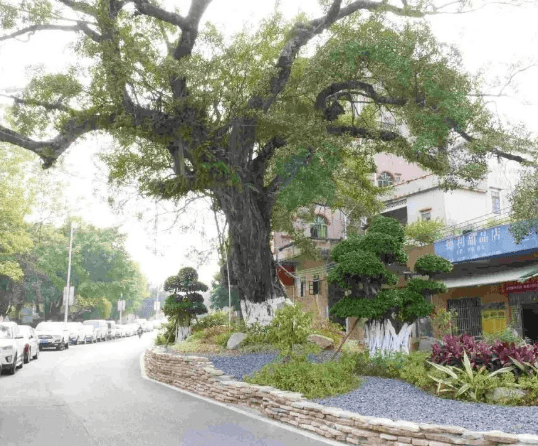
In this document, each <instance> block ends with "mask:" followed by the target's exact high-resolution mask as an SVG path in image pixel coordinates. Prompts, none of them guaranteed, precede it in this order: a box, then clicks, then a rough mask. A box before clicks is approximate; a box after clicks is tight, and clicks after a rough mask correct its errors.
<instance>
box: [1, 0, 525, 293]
mask: <svg viewBox="0 0 538 446" xmlns="http://www.w3.org/2000/svg"><path fill="white" fill-rule="evenodd" d="M59 3H61V5H57V3H53V2H50V1H47V0H29V1H27V2H25V7H24V8H18V7H14V6H10V5H9V4H8V3H6V2H5V1H1V2H0V10H1V11H2V12H3V17H4V18H3V20H2V23H1V27H2V29H3V32H4V34H3V35H1V36H0V39H1V40H8V39H12V38H15V37H18V36H22V35H30V34H33V33H35V32H38V31H39V32H40V31H47V30H62V31H66V32H69V31H70V32H73V33H76V35H77V40H76V43H75V44H74V45H73V46H72V51H73V52H74V56H75V57H74V62H73V64H72V66H71V67H70V68H69V69H67V70H66V71H65V72H62V73H41V74H38V75H37V76H35V77H34V78H33V79H32V81H31V82H30V83H29V85H28V87H27V88H26V89H25V91H24V92H23V93H22V94H21V95H19V96H17V97H14V98H13V107H12V108H11V110H10V114H9V116H8V117H7V120H6V122H5V123H1V124H0V141H3V142H7V143H10V144H14V145H18V146H20V147H23V148H25V149H28V150H30V151H32V152H34V153H36V154H37V155H39V156H40V157H41V159H42V160H43V165H44V167H49V166H51V165H52V164H54V162H55V161H56V160H57V159H58V157H59V156H61V155H62V154H63V153H64V152H65V151H66V150H67V149H68V148H69V147H71V146H72V145H75V146H77V147H80V146H81V144H80V142H79V141H80V140H82V139H83V138H84V136H86V135H87V134H89V133H90V132H102V133H107V134H109V135H112V136H113V137H114V140H115V145H114V147H113V148H112V149H111V150H109V151H107V152H105V153H104V154H103V157H104V159H105V160H106V161H107V163H108V165H109V166H110V169H111V170H110V179H111V181H113V182H116V183H117V184H123V183H126V182H131V181H134V182H136V183H137V184H138V187H139V190H140V192H141V193H142V194H145V195H149V196H156V197H160V198H165V199H178V198H180V197H184V196H186V195H188V194H190V193H193V192H199V193H203V194H206V195H208V196H210V197H211V198H212V199H213V201H214V203H215V206H216V208H218V209H219V210H221V211H222V212H224V214H225V215H226V218H227V221H228V223H229V231H230V242H231V252H230V263H231V267H232V269H233V277H234V278H235V281H236V285H237V288H238V292H239V297H240V299H241V300H242V301H248V302H252V303H263V302H266V301H268V300H270V299H272V298H274V297H282V296H284V291H283V289H282V287H281V285H280V284H279V282H278V278H277V274H276V268H275V265H274V261H273V257H272V254H271V250H270V233H271V229H272V228H271V218H272V217H273V215H274V214H273V212H274V211H275V210H277V209H278V208H279V206H280V207H284V208H288V209H289V208H293V207H297V206H299V205H306V204H310V203H311V202H312V201H315V200H323V201H324V202H328V203H331V200H335V201H336V202H337V198H338V193H337V187H340V191H342V189H343V188H342V185H344V184H346V183H347V184H349V182H350V178H351V184H353V181H355V180H356V184H359V185H361V187H360V191H359V193H356V196H357V197H359V198H360V199H361V200H363V201H364V206H369V204H371V194H370V193H369V189H368V187H366V186H365V185H366V184H368V182H367V174H368V172H369V171H370V170H369V169H371V160H372V156H373V155H374V154H375V153H380V152H388V153H393V154H396V155H400V156H402V157H404V158H405V159H406V160H408V161H410V162H416V163H419V164H421V165H422V166H424V167H426V168H428V169H430V170H431V171H432V172H434V173H436V174H439V175H440V176H441V177H442V178H443V180H444V184H445V185H446V186H447V187H453V186H454V185H455V184H456V183H457V181H458V180H460V179H463V180H469V181H471V180H475V179H477V178H479V177H480V176H481V175H483V174H484V173H485V172H486V162H485V160H486V158H487V156H488V154H495V155H497V156H500V157H505V158H508V159H513V160H516V161H521V162H523V161H524V160H523V158H522V157H521V156H520V155H517V154H515V153H513V152H515V151H517V152H522V151H525V150H528V149H529V147H530V145H531V142H530V141H528V140H526V139H525V138H522V137H520V136H519V134H518V133H517V132H511V131H509V130H507V129H504V128H502V127H500V126H499V125H498V123H497V122H496V121H495V119H493V117H492V115H491V114H490V113H489V112H488V110H487V108H486V106H485V103H484V101H483V100H482V99H481V97H480V85H479V84H478V83H477V82H475V81H474V80H473V79H472V78H471V77H470V76H468V75H467V74H466V73H464V72H462V70H461V66H462V63H461V59H460V57H459V55H458V52H457V51H456V50H455V49H453V48H449V47H447V46H445V45H441V44H439V43H438V42H437V41H436V39H435V38H434V36H433V35H432V33H431V31H430V29H429V28H428V26H427V25H426V24H425V23H424V22H420V20H419V19H420V18H422V17H424V16H425V15H427V14H432V13H437V12H439V11H440V9H439V8H437V7H436V4H435V1H430V0H426V1H424V0H417V1H413V0H408V1H396V0H394V1H391V0H379V1H373V0H366V1H365V0H349V1H343V0H333V1H326V0H324V1H322V2H320V3H321V4H322V5H323V11H324V12H323V15H321V16H320V17H317V18H311V17H308V16H307V14H300V15H299V16H297V17H295V18H294V19H292V20H291V21H288V20H285V19H284V17H283V16H282V14H281V13H280V12H279V11H278V10H276V11H275V12H274V13H273V14H272V15H270V16H268V17H266V18H265V19H264V20H263V21H262V22H261V23H260V24H259V26H258V27H257V29H254V30H250V31H249V30H244V31H242V32H240V33H237V34H235V35H234V36H233V37H232V38H231V39H228V38H227V37H226V36H224V35H223V34H222V33H221V32H219V30H217V29H216V27H215V26H213V25H211V24H210V23H207V22H204V21H203V20H202V19H203V15H204V13H205V12H206V10H207V8H208V7H210V3H211V1H210V0H193V1H192V2H191V4H190V6H189V7H188V9H187V8H184V7H178V8H175V9H166V7H165V6H161V5H158V4H154V3H150V2H147V1H143V0H133V1H123V0H89V1H87V2H77V1H71V0H59ZM467 3H468V2H467V1H463V0H462V1H460V2H448V6H450V5H454V4H456V5H458V4H459V5H462V6H464V7H465V6H466V5H467ZM71 17H75V19H72V18H71ZM66 18H68V19H69V20H66ZM394 18H397V19H398V20H392V19H394ZM359 104H360V106H359ZM379 116H384V117H385V118H386V117H389V118H390V119H391V120H392V121H391V122H392V123H393V124H391V123H390V122H389V125H387V122H388V121H387V120H386V119H385V118H384V120H383V121H380V119H379ZM357 139H358V140H359V141H360V144H356V145H353V144H352V142H353V141H355V140H357ZM461 142H464V143H465V144H461ZM346 160H348V162H347V164H345V162H346ZM349 160H350V161H349ZM344 167H345V168H344ZM350 174H351V175H350Z"/></svg>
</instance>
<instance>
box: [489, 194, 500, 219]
mask: <svg viewBox="0 0 538 446" xmlns="http://www.w3.org/2000/svg"><path fill="white" fill-rule="evenodd" d="M491 207H492V209H493V213H494V214H500V213H501V191H500V190H499V189H491Z"/></svg>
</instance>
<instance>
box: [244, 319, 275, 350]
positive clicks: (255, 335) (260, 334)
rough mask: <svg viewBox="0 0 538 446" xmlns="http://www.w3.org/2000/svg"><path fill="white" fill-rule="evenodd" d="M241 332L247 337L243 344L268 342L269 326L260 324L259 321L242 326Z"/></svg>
mask: <svg viewBox="0 0 538 446" xmlns="http://www.w3.org/2000/svg"><path fill="white" fill-rule="evenodd" d="M243 333H246V335H247V338H246V339H245V341H244V343H243V345H244V346H246V345H256V344H270V341H269V327H266V326H263V325H261V324H260V323H259V322H256V323H254V324H251V325H250V326H248V327H244V329H243Z"/></svg>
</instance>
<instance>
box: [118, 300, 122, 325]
mask: <svg viewBox="0 0 538 446" xmlns="http://www.w3.org/2000/svg"><path fill="white" fill-rule="evenodd" d="M120 302H121V303H120V304H119V305H118V307H119V309H120V325H121V312H122V310H123V293H121V294H120Z"/></svg>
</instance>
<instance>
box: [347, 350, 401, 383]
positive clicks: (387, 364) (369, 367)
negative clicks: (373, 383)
mask: <svg viewBox="0 0 538 446" xmlns="http://www.w3.org/2000/svg"><path fill="white" fill-rule="evenodd" d="M406 358H407V355H405V354H404V353H400V352H397V353H391V354H387V355H385V356H383V355H381V352H380V351H378V352H377V353H376V354H375V355H374V356H371V357H370V355H369V352H368V351H366V352H364V353H361V354H359V355H358V357H357V364H356V366H355V373H357V374H359V375H365V376H382V377H384V378H399V377H400V373H401V371H402V369H403V368H404V367H405V364H406V362H407V359H406Z"/></svg>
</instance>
